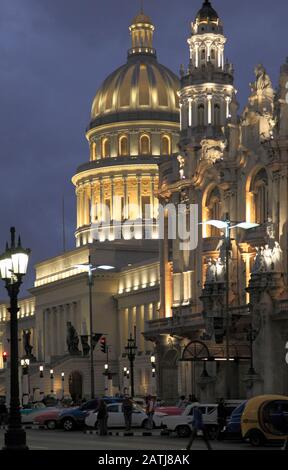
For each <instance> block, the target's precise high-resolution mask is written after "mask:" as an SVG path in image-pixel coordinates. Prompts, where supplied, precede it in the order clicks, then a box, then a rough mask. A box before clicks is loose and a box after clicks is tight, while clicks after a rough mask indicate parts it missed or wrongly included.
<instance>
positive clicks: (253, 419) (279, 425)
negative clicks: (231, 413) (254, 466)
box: [241, 395, 288, 447]
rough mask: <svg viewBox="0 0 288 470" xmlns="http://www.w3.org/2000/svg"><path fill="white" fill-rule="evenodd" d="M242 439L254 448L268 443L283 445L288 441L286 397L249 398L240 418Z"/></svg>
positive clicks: (287, 399) (287, 401) (287, 405)
mask: <svg viewBox="0 0 288 470" xmlns="http://www.w3.org/2000/svg"><path fill="white" fill-rule="evenodd" d="M241 432H242V437H243V439H248V440H249V442H250V444H251V445H252V446H255V447H259V446H262V445H265V444H266V443H268V442H278V443H279V444H281V443H284V442H286V441H287V440H288V397H287V396H282V395H260V396H257V397H254V398H251V399H250V400H249V401H248V402H247V404H246V406H245V409H244V412H243V414H242V418H241Z"/></svg>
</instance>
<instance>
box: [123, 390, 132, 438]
mask: <svg viewBox="0 0 288 470" xmlns="http://www.w3.org/2000/svg"><path fill="white" fill-rule="evenodd" d="M122 412H123V414H124V419H125V427H126V431H130V429H131V424H132V413H133V403H132V401H131V398H129V397H125V398H124V401H123V403H122Z"/></svg>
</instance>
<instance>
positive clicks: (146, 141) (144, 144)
mask: <svg viewBox="0 0 288 470" xmlns="http://www.w3.org/2000/svg"><path fill="white" fill-rule="evenodd" d="M149 154H150V137H149V136H148V135H146V134H144V135H141V137H140V155H149Z"/></svg>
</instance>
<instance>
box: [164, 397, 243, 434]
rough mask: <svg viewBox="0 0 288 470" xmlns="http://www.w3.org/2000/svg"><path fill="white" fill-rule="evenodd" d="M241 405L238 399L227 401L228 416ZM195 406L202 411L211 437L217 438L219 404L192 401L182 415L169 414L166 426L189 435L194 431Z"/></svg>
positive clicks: (168, 428) (165, 420) (165, 421)
mask: <svg viewBox="0 0 288 470" xmlns="http://www.w3.org/2000/svg"><path fill="white" fill-rule="evenodd" d="M238 405H239V400H238V401H235V402H233V401H229V402H228V401H227V402H226V403H225V406H226V410H227V413H228V416H229V415H230V414H231V413H232V411H233V410H234V409H235V408H236V407H237V406H238ZM195 406H198V407H199V408H200V410H201V412H202V416H203V423H204V424H205V426H206V429H207V430H208V432H209V435H210V438H212V439H214V438H216V436H217V434H218V417H217V407H218V404H215V403H211V404H210V403H208V404H202V403H201V404H199V403H192V404H191V405H187V406H186V408H185V409H184V410H183V411H182V414H181V415H176V416H167V417H165V418H164V419H163V425H164V427H165V428H166V429H167V430H168V431H171V432H176V434H177V436H178V437H188V436H190V434H191V431H192V421H193V411H194V408H195Z"/></svg>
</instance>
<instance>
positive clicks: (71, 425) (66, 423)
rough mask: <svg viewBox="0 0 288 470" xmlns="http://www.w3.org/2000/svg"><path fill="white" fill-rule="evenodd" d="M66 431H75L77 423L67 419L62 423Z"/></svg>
mask: <svg viewBox="0 0 288 470" xmlns="http://www.w3.org/2000/svg"><path fill="white" fill-rule="evenodd" d="M62 425H63V429H64V431H73V429H74V427H75V423H74V421H73V419H71V418H65V419H63V421H62Z"/></svg>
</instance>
